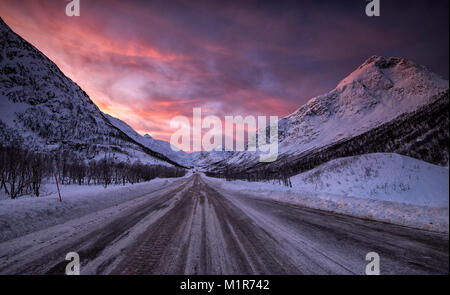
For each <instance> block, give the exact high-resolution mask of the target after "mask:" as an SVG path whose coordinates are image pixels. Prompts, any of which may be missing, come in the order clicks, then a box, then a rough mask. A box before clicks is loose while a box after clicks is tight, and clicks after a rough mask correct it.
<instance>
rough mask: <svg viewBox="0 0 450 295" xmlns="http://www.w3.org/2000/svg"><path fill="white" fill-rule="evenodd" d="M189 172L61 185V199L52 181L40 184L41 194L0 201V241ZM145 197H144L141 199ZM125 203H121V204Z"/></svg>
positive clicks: (130, 199) (97, 208)
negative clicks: (138, 180)
mask: <svg viewBox="0 0 450 295" xmlns="http://www.w3.org/2000/svg"><path fill="white" fill-rule="evenodd" d="M187 176H189V174H187V175H186V176H184V177H180V178H167V179H163V178H156V179H153V180H151V181H149V182H142V183H137V184H126V185H125V186H122V185H111V186H108V187H107V188H104V187H103V186H101V185H91V186H86V185H61V186H60V189H61V195H62V202H59V200H58V193H57V191H56V185H55V184H54V183H48V184H46V185H45V187H43V193H44V196H41V197H39V198H37V197H33V196H22V197H20V198H18V199H15V200H11V199H5V196H2V200H0V229H1V230H0V242H3V241H7V240H10V239H12V238H16V237H19V236H22V235H25V234H28V233H31V232H35V231H39V230H41V229H45V228H48V227H51V226H54V225H58V224H62V223H65V222H67V221H69V220H72V219H76V218H79V217H83V216H86V215H89V214H95V213H98V214H100V215H101V214H102V213H101V211H102V210H105V209H107V208H113V207H116V206H118V205H121V206H122V207H124V208H125V207H127V206H126V204H125V203H127V202H130V204H129V205H130V206H131V205H132V204H133V201H136V200H137V199H140V198H141V197H145V196H146V195H148V194H150V193H153V192H156V191H158V190H162V189H165V188H170V187H171V186H172V185H173V184H174V183H175V182H179V181H183V180H184V179H185V178H186V177H187ZM2 193H3V192H2ZM144 199H145V198H144ZM124 204H125V206H123V205H124Z"/></svg>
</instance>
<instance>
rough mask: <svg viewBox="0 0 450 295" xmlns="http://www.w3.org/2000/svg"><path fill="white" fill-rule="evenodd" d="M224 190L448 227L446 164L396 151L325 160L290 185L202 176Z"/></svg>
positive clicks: (414, 224)
mask: <svg viewBox="0 0 450 295" xmlns="http://www.w3.org/2000/svg"><path fill="white" fill-rule="evenodd" d="M206 179H207V180H208V181H209V182H211V183H214V185H215V186H219V187H220V188H221V190H222V192H223V193H224V194H226V193H227V192H230V193H231V192H233V193H238V192H245V193H246V194H248V193H251V194H254V195H257V196H258V197H261V198H269V199H273V200H277V201H281V202H289V203H295V204H301V205H304V206H307V207H311V208H315V209H321V210H325V211H331V212H336V213H342V214H347V215H352V216H356V217H361V218H367V219H373V220H378V221H384V222H390V223H395V224H400V225H405V226H410V227H416V228H421V229H429V230H435V231H441V232H448V228H449V224H448V221H449V206H448V204H449V169H448V167H441V166H437V165H433V164H429V163H426V162H424V161H420V160H416V159H413V158H410V157H406V156H401V155H398V154H382V153H376V154H367V155H361V156H355V157H346V158H340V159H336V160H332V161H329V162H327V163H325V164H323V165H320V166H318V167H316V168H314V169H312V170H310V171H307V172H304V173H301V174H298V175H296V176H294V177H292V178H291V182H292V188H290V187H286V186H284V185H282V184H280V183H279V182H278V181H272V182H258V183H255V182H247V181H242V180H236V181H229V182H227V181H225V180H223V179H216V178H211V177H206Z"/></svg>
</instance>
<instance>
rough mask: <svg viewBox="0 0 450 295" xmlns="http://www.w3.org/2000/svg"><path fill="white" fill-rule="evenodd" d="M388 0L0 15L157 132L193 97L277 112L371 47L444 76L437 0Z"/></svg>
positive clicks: (52, 3) (344, 70) (443, 8)
mask: <svg viewBox="0 0 450 295" xmlns="http://www.w3.org/2000/svg"><path fill="white" fill-rule="evenodd" d="M395 2H396V5H395V6H394V4H388V3H387V2H384V3H383V8H382V17H380V18H379V19H374V18H368V17H367V16H365V14H364V5H365V1H333V2H330V3H329V4H326V5H325V4H322V5H312V4H310V3H308V2H303V4H295V5H294V3H297V1H295V2H285V3H282V4H277V5H275V4H270V3H266V2H260V1H236V2H234V3H232V2H230V1H223V2H214V1H94V0H81V16H80V17H67V16H66V15H65V5H66V4H67V3H68V2H67V1H64V0H47V1H31V0H30V1H25V0H24V1H17V0H1V1H0V16H1V17H2V18H3V19H4V20H5V22H6V23H7V24H8V25H9V26H10V27H11V28H12V29H13V30H14V31H16V32H17V33H18V34H19V35H21V36H22V37H24V38H25V39H26V40H27V41H29V42H30V43H32V44H33V45H35V46H36V47H37V48H38V49H39V50H41V51H42V52H43V53H44V54H45V55H47V56H48V57H49V58H50V59H51V60H53V61H54V62H55V63H56V64H57V65H58V66H59V67H60V68H61V70H62V71H63V72H64V73H65V74H66V75H67V76H69V77H70V78H71V79H72V80H73V81H75V82H76V83H77V84H79V85H80V86H81V88H83V89H84V90H85V91H86V92H87V93H88V95H89V96H90V98H91V99H92V100H93V101H94V102H95V103H96V104H97V105H98V106H99V107H100V109H101V110H102V111H104V112H106V113H109V114H111V115H113V116H116V117H119V118H120V119H122V120H124V121H125V122H127V123H128V124H130V125H131V126H132V127H133V128H134V129H135V130H136V131H138V132H140V133H142V134H145V133H149V134H150V135H152V136H153V137H155V138H158V139H163V140H169V138H170V135H171V134H172V132H173V131H174V130H172V129H170V124H169V122H170V120H171V119H172V118H173V117H175V116H178V115H185V116H188V117H191V116H192V109H193V108H194V107H201V108H202V111H203V112H204V113H205V115H217V116H219V117H221V118H223V117H224V116H225V115H242V116H246V115H254V116H257V115H267V116H269V115H277V116H280V117H282V116H285V115H288V114H289V113H292V112H293V111H295V110H296V109H297V108H298V107H300V106H301V105H302V104H304V103H305V102H306V101H307V100H308V99H310V98H312V97H313V96H315V95H319V94H322V93H325V92H327V91H329V90H331V89H332V88H334V87H335V86H336V84H337V83H338V82H339V81H340V80H341V79H342V78H344V77H345V76H346V75H347V74H349V73H350V72H351V71H352V70H354V69H355V68H356V67H357V66H358V65H359V64H361V63H362V62H363V61H364V60H365V59H366V58H368V57H369V56H371V55H374V54H376V55H385V56H401V57H406V58H409V59H412V60H414V61H416V62H418V63H420V64H424V65H426V66H428V67H430V68H431V69H432V70H433V71H435V72H437V73H438V74H440V75H442V76H444V77H445V78H447V79H448V69H447V65H448V35H446V34H445V30H443V31H442V32H440V33H439V27H440V26H442V25H445V26H447V25H448V2H447V1H443V2H436V3H434V4H427V1H421V2H418V4H417V5H411V4H410V3H411V1H406V2H404V3H403V2H402V1H395ZM311 3H314V2H311ZM338 3H340V4H338ZM424 12H426V13H424ZM411 15H412V16H416V18H415V19H414V18H411ZM440 19H442V20H441V21H440ZM425 27H426V28H427V30H423V29H421V28H425ZM433 29H435V31H436V34H435V35H432V34H431V35H430V34H429V32H430V31H433ZM399 36H401V38H400V37H399ZM431 47H433V48H434V51H433V52H439V50H440V54H437V55H433V56H431V55H428V54H427V52H429V51H428V50H427V48H431ZM436 48H440V49H436Z"/></svg>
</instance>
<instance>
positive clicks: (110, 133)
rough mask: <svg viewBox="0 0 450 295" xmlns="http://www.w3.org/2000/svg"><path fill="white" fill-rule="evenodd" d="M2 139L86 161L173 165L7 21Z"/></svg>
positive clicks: (1, 40)
mask: <svg viewBox="0 0 450 295" xmlns="http://www.w3.org/2000/svg"><path fill="white" fill-rule="evenodd" d="M0 139H1V141H2V143H3V144H8V142H12V141H19V142H20V144H21V145H22V146H26V147H28V148H29V149H30V150H33V151H40V152H55V151H56V152H62V151H66V152H69V153H71V154H73V155H76V156H78V157H80V158H82V159H86V160H90V159H99V158H103V157H105V156H108V157H110V158H114V159H116V160H117V161H126V162H135V161H137V160H140V161H141V162H142V163H148V164H160V165H172V164H170V163H168V161H167V159H165V157H163V156H161V155H159V154H158V153H156V152H153V151H151V150H149V149H148V148H145V147H142V146H140V145H139V144H136V143H135V142H133V140H131V139H130V138H129V137H128V136H127V135H126V134H124V133H123V132H122V131H120V130H118V129H117V128H115V127H114V126H112V125H111V124H110V122H109V121H108V120H107V119H106V118H105V116H104V114H103V113H102V112H101V111H100V110H99V108H98V107H97V106H96V105H95V104H94V103H93V102H92V101H91V100H90V98H89V97H88V95H87V94H86V93H85V92H84V91H83V90H82V89H81V88H80V87H79V86H78V85H77V84H76V83H74V82H73V81H72V80H70V79H69V78H68V77H66V76H65V75H64V74H63V73H62V72H61V71H60V70H59V68H58V67H57V66H56V65H55V64H54V63H53V62H52V61H50V60H49V59H48V58H47V57H46V56H45V55H44V54H42V53H41V52H39V51H38V50H37V49H36V48H35V47H34V46H32V45H31V44H30V43H28V42H27V41H25V40H23V39H22V38H21V37H20V36H18V35H17V34H15V33H14V32H13V31H12V30H11V29H10V28H9V27H8V26H7V25H6V24H5V23H4V22H3V20H1V19H0ZM169 162H170V161H169Z"/></svg>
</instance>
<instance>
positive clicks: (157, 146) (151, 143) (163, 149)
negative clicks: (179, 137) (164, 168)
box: [105, 114, 194, 167]
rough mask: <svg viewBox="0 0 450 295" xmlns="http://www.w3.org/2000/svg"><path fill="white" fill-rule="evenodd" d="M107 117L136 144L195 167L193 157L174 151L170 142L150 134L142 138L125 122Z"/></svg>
mask: <svg viewBox="0 0 450 295" xmlns="http://www.w3.org/2000/svg"><path fill="white" fill-rule="evenodd" d="M105 116H106V118H107V119H108V120H109V122H111V124H112V125H114V126H115V127H117V128H118V129H120V130H121V131H123V132H124V133H125V134H127V135H128V136H129V137H131V138H132V139H134V140H135V141H136V142H138V143H140V144H142V145H144V146H145V147H147V148H149V149H151V150H152V151H155V152H157V153H160V154H162V155H164V156H166V157H167V158H169V159H171V160H173V161H175V162H176V163H178V164H181V165H183V166H186V167H191V166H193V165H194V164H193V161H192V157H191V156H190V155H189V154H188V153H186V152H184V151H182V150H178V151H174V150H172V147H171V144H170V143H169V142H167V141H163V140H158V139H154V138H153V137H151V136H150V135H149V134H145V135H144V136H142V135H140V134H139V133H137V132H136V131H135V130H134V129H133V128H132V127H131V126H130V125H128V124H127V123H125V122H124V121H122V120H120V119H118V118H115V117H113V116H111V115H108V114H105Z"/></svg>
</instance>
